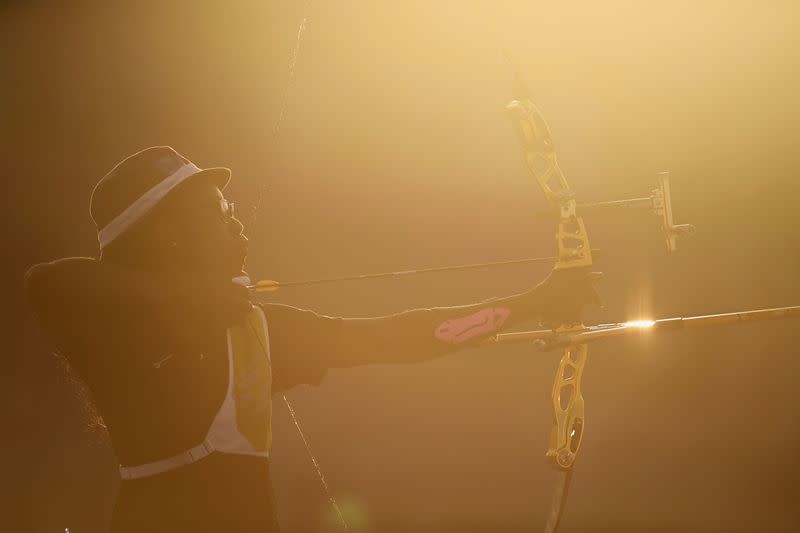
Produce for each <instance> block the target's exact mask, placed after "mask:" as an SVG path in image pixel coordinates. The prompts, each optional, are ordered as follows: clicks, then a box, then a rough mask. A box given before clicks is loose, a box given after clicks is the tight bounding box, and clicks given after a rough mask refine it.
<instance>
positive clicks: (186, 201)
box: [26, 147, 596, 533]
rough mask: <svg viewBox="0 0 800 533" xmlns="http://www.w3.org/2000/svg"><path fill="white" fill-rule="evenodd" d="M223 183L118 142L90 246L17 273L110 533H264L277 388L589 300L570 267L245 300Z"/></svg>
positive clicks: (418, 355)
mask: <svg viewBox="0 0 800 533" xmlns="http://www.w3.org/2000/svg"><path fill="white" fill-rule="evenodd" d="M229 179H230V171H229V170H228V169H226V168H211V169H200V168H198V167H197V166H195V165H194V164H193V163H191V162H190V161H189V160H188V159H186V158H184V157H183V156H181V155H180V154H178V153H177V152H175V151H174V150H173V149H172V148H169V147H153V148H148V149H146V150H143V151H141V152H138V153H136V154H133V155H131V156H130V157H128V158H126V159H124V160H123V161H121V162H120V163H119V164H117V165H116V166H115V167H114V168H113V169H112V170H111V171H110V172H109V173H108V174H107V175H106V176H105V177H103V178H102V179H101V180H100V181H99V183H98V184H97V186H96V187H95V189H94V191H93V193H92V198H91V215H92V218H93V220H94V222H95V224H96V225H97V229H98V240H99V243H100V254H99V257H98V258H82V257H81V258H77V257H75V258H65V259H60V260H58V261H55V262H52V263H45V264H39V265H35V266H33V267H32V268H31V269H30V270H29V271H28V273H27V275H26V288H27V291H28V296H29V299H30V301H31V303H32V305H33V307H34V309H35V311H36V313H37V315H38V318H39V320H40V322H41V324H42V326H43V328H44V329H45V330H46V331H47V333H48V334H49V335H50V336H51V338H52V340H53V342H54V344H55V346H56V347H57V349H58V351H59V352H60V354H61V355H62V356H63V357H65V358H66V360H67V361H68V362H69V364H70V366H71V367H72V368H73V369H74V370H75V371H76V372H77V374H78V375H79V376H80V377H81V378H82V379H83V381H84V382H85V383H86V384H87V385H88V388H89V389H90V390H91V392H92V395H93V401H94V403H95V405H96V408H97V411H98V412H99V414H100V415H101V416H102V418H103V420H104V422H105V424H106V426H107V429H108V433H109V435H110V437H111V442H112V445H113V448H114V451H115V452H116V456H117V458H118V460H119V461H120V463H121V466H120V476H121V478H122V482H121V486H120V489H119V493H118V495H117V500H116V505H115V508H114V513H113V518H112V525H111V530H112V531H113V532H114V533H120V532H137V533H141V532H144V531H147V532H153V533H155V532H161V531H164V532H180V531H192V532H197V531H241V532H245V531H259V532H262V533H263V532H267V531H278V530H279V526H278V523H277V520H276V516H275V506H274V503H273V494H272V487H271V482H270V460H269V454H270V444H271V438H272V433H271V424H270V418H271V413H272V401H271V397H272V396H273V395H274V394H276V393H280V392H281V391H285V390H287V389H289V388H291V387H293V386H295V385H298V384H310V385H318V384H319V383H320V382H321V381H322V379H323V377H324V376H325V373H326V372H327V370H328V369H329V368H347V367H353V366H357V365H365V364H374V363H414V362H420V361H426V360H429V359H433V358H436V357H439V356H441V355H444V354H448V353H452V352H455V351H457V350H460V349H464V348H467V347H472V346H476V345H477V344H478V343H479V342H480V341H481V340H483V339H485V338H487V337H488V336H490V335H494V334H496V333H497V332H498V331H502V330H505V329H506V328H508V327H509V326H513V325H515V324H518V323H520V322H522V321H524V320H526V319H530V318H532V317H539V318H542V319H544V320H546V321H548V322H550V323H554V324H561V323H565V322H568V321H570V320H571V321H576V320H577V315H578V313H579V310H580V308H581V307H582V306H583V305H584V304H586V303H595V302H596V293H595V292H594V289H593V288H592V287H591V284H590V282H589V277H588V276H587V275H586V273H585V272H577V273H576V271H575V270H571V271H570V272H558V271H556V272H554V274H552V275H551V276H549V277H548V279H547V280H545V282H543V283H541V284H539V285H537V286H536V287H534V288H532V289H530V290H527V291H525V292H523V293H521V294H517V295H513V296H508V297H503V298H494V299H491V300H487V301H484V302H480V303H475V304H472V305H463V306H456V307H437V308H432V309H414V310H408V311H404V312H401V313H397V314H393V315H390V316H383V317H372V318H340V317H330V316H324V315H320V314H318V313H316V312H314V311H310V310H303V309H298V308H295V307H291V306H288V305H280V304H258V305H254V304H252V303H251V301H250V294H251V293H250V291H249V290H248V289H247V288H245V285H247V284H248V283H249V280H248V279H247V275H246V273H245V272H244V271H243V265H244V261H245V257H246V254H247V238H246V237H245V236H244V234H243V226H242V224H241V223H240V222H239V221H238V220H237V219H236V217H235V213H234V210H233V204H231V203H229V202H228V201H227V200H226V199H225V198H224V196H223V194H222V190H223V189H224V188H225V186H226V185H227V183H228V181H229ZM199 288H202V290H200V289H199Z"/></svg>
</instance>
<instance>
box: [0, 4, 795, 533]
mask: <svg viewBox="0 0 800 533" xmlns="http://www.w3.org/2000/svg"><path fill="white" fill-rule="evenodd" d="M67 4H68V5H69V7H66V5H67ZM117 4H118V3H117V2H99V1H98V2H89V1H72V2H68V3H62V2H52V1H44V0H42V1H34V2H23V1H12V2H8V1H6V2H3V3H2V4H0V5H1V6H2V7H0V44H2V46H0V58H2V64H0V67H2V71H1V72H2V87H1V88H0V91H2V92H0V106H2V107H0V113H2V116H0V124H2V129H1V130H0V131H2V138H0V146H2V150H3V153H2V154H1V157H0V161H1V162H2V163H1V164H2V173H3V179H4V183H6V187H7V188H6V189H5V191H6V192H5V193H4V196H5V198H6V201H5V205H6V208H5V209H4V217H5V218H6V220H5V223H4V224H3V226H4V228H5V229H6V232H7V235H6V237H5V238H4V242H5V248H6V250H5V254H4V257H5V259H6V261H5V269H6V270H7V273H5V274H4V279H5V281H6V285H5V297H4V299H5V303H4V307H5V313H4V314H6V315H7V316H6V320H5V323H6V325H7V327H8V328H9V330H8V332H7V333H6V339H9V340H10V342H7V343H6V348H5V350H4V352H5V354H4V355H5V357H4V359H3V364H2V369H3V374H2V383H0V390H2V397H0V401H1V402H2V409H3V411H4V413H3V418H2V420H3V422H2V423H3V431H2V436H1V437H0V438H2V459H1V460H0V489H1V490H2V497H1V498H0V506H2V507H5V509H4V510H2V511H0V516H2V517H3V519H4V521H5V525H4V529H6V530H8V531H13V530H15V531H35V532H51V531H52V532H61V531H64V528H65V527H70V528H71V531H72V532H73V533H84V532H87V533H89V532H99V531H104V528H105V527H106V525H107V523H108V519H109V517H110V513H111V509H112V505H113V500H114V495H115V491H116V487H117V483H118V481H117V477H118V475H117V473H116V470H115V464H116V462H115V459H114V457H113V453H112V451H111V449H110V446H109V445H108V443H107V441H104V440H103V436H102V434H99V433H97V432H92V431H86V430H85V429H84V428H85V426H86V417H85V415H84V414H83V413H82V411H81V405H82V403H81V400H80V399H78V398H76V397H75V389H74V387H73V386H72V385H70V384H69V383H68V382H67V381H66V380H65V378H64V376H63V373H62V372H61V371H60V370H59V368H58V367H57V366H56V364H55V361H54V359H53V357H52V356H51V355H50V348H49V346H48V344H47V342H46V341H45V339H44V338H43V336H42V334H41V332H40V331H39V330H38V328H37V326H36V325H35V323H34V321H33V319H32V317H31V315H30V311H29V309H28V307H27V305H26V304H25V301H24V297H23V294H22V284H21V281H22V274H23V272H24V270H25V269H26V268H27V266H28V265H30V264H32V263H34V262H38V261H44V260H50V259H53V258H56V257H61V256H66V255H93V254H95V253H96V251H97V243H96V238H95V230H94V227H93V226H92V224H91V221H90V219H89V216H88V198H89V194H90V192H91V189H92V187H93V185H94V184H95V182H96V181H97V180H98V179H99V178H100V177H101V176H102V175H103V174H104V173H105V172H106V171H107V170H108V169H109V168H110V167H111V166H112V165H113V164H115V163H116V162H117V161H118V160H120V159H121V158H123V157H124V156H126V155H128V154H130V153H132V152H134V151H136V150H139V149H141V148H144V147H147V146H151V145H156V144H170V145H172V146H173V147H175V148H176V149H177V150H179V151H180V152H182V153H183V154H185V155H186V156H188V157H189V158H191V159H192V160H194V161H195V162H196V163H198V164H199V165H201V166H215V165H225V166H229V167H230V168H231V169H233V177H234V179H233V182H232V185H231V187H230V189H229V196H230V197H232V198H233V199H234V200H236V201H238V202H240V203H241V205H243V206H246V205H248V204H249V203H252V201H253V200H254V198H255V197H256V195H257V193H258V191H259V190H260V189H261V188H262V187H263V186H266V194H265V197H264V202H263V206H262V209H261V211H260V213H259V219H258V221H257V223H256V224H255V226H254V227H250V228H249V232H250V234H251V237H252V241H253V245H252V246H251V250H252V252H251V258H250V270H251V272H252V274H253V275H254V277H269V278H273V279H279V280H280V279H283V280H289V279H303V278H307V277H323V276H337V275H348V274H357V273H368V272H378V271H384V270H398V269H408V268H415V267H428V266H439V265H446V264H458V263H465V262H479V261H490V260H503V259H513V258H520V257H527V256H536V255H549V254H550V253H551V252H552V249H553V242H552V241H553V239H552V234H553V230H554V228H553V226H552V224H550V223H547V222H542V221H538V220H536V219H535V217H533V214H534V213H536V212H537V211H538V210H540V209H541V208H542V207H544V202H543V199H542V194H541V191H540V190H538V189H537V186H535V184H534V183H533V180H532V178H531V177H530V176H529V175H528V174H527V172H526V170H525V168H524V165H523V159H522V156H521V151H520V149H519V147H518V145H517V141H516V139H515V137H514V135H513V131H512V128H511V126H510V123H509V121H508V120H507V118H506V116H505V115H504V112H503V107H504V105H505V104H506V103H507V101H508V100H509V98H510V73H509V70H508V68H507V66H506V65H505V64H504V62H503V61H502V60H501V58H500V54H499V53H498V50H499V48H500V47H501V46H507V47H509V48H510V50H511V51H512V52H513V54H514V55H515V56H516V57H517V59H518V61H519V63H520V64H521V66H522V68H523V69H524V71H525V72H526V74H527V76H528V78H529V80H530V85H531V87H532V89H533V92H534V95H535V100H536V102H537V103H538V104H539V106H540V108H541V109H542V110H543V112H544V114H545V116H546V117H547V119H548V121H549V122H550V125H551V128H552V131H553V134H554V136H555V141H556V143H557V149H558V153H559V156H560V159H561V165H562V168H563V169H564V171H565V172H566V174H567V176H568V179H569V180H570V182H571V184H572V185H573V187H574V189H575V190H576V191H577V193H578V195H579V198H582V199H584V200H586V201H599V200H603V199H615V198H620V197H626V196H640V195H647V194H649V190H650V188H651V187H652V186H653V185H654V183H655V177H656V174H657V172H659V171H662V170H670V171H671V172H672V176H673V194H674V202H675V211H676V212H675V215H676V219H677V221H678V222H691V223H693V224H695V225H696V226H697V228H698V234H697V236H696V237H695V238H694V239H693V240H691V241H685V242H683V243H682V244H681V247H682V250H680V252H679V253H678V254H677V255H674V256H672V257H667V256H666V255H665V254H664V252H663V249H662V242H661V238H660V234H659V231H658V227H657V225H656V223H655V221H654V219H652V218H651V217H649V216H648V215H646V214H645V213H637V212H632V213H622V214H619V215H610V216H605V217H603V218H597V217H594V218H592V219H590V220H588V226H589V232H590V234H591V237H592V244H593V245H594V246H595V247H597V248H601V249H603V251H604V252H605V253H604V255H603V256H602V258H601V260H599V261H598V262H597V263H598V268H599V269H602V270H604V271H605V272H606V274H607V276H606V279H605V281H604V283H603V285H602V293H603V295H604V297H605V298H606V300H607V302H608V310H607V311H606V312H604V313H600V312H599V311H594V312H592V313H591V316H589V317H587V319H589V320H591V321H598V320H599V321H616V320H625V319H633V318H640V317H663V316H673V315H689V314H696V313H711V312H724V311H733V310H737V309H748V308H759V307H772V306H780V305H791V304H798V303H800V287H799V286H798V285H799V284H798V272H799V267H800V252H799V251H798V238H797V236H796V231H797V229H796V228H797V224H798V222H800V214H798V209H797V202H798V200H797V198H798V193H800V186H798V179H797V168H798V163H799V162H800V161H799V160H800V155H798V154H799V153H800V150H798V147H797V143H798V141H800V133H799V132H798V125H799V124H800V104H798V102H797V95H798V89H800V87H799V86H800V83H799V80H800V77H799V76H798V61H799V60H800V43H798V35H800V34H799V33H798V29H800V24H798V9H799V8H798V7H797V3H796V2H794V1H766V2H765V1H759V2H755V1H753V2H731V1H724V2H722V1H713V2H689V1H672V2H659V3H650V2H637V1H617V0H610V1H605V2H558V3H556V2H533V1H531V2H501V1H494V2H454V1H438V2H432V1H420V2H418V1H404V2H375V1H367V0H359V1H337V2H329V1H322V0H318V1H311V2H309V3H308V5H307V7H306V14H307V16H308V25H307V31H306V33H305V36H304V40H303V43H302V46H301V50H300V55H299V58H298V62H297V70H296V79H295V85H294V87H293V89H292V90H291V91H290V93H289V98H288V104H287V109H286V115H285V122H284V124H283V132H282V134H281V136H280V137H279V142H278V143H275V142H274V141H273V140H272V138H273V135H272V129H273V127H274V125H275V123H276V119H277V116H278V109H279V103H280V100H281V95H282V93H283V87H284V86H285V83H286V75H287V60H288V57H289V54H290V50H291V48H292V46H293V44H294V39H295V36H296V32H297V26H298V23H299V21H300V19H301V17H302V11H303V6H302V4H301V3H300V2H289V1H285V2H237V3H234V2H228V3H217V4H214V5H205V4H202V3H199V2H186V3H184V4H181V5H178V4H166V3H162V2H152V1H139V2H135V3H131V4H130V5H129V6H128V7H119V6H118V5H117ZM112 6H113V7H112ZM547 270H548V268H547V267H545V266H538V267H530V266H519V267H508V268H502V269H494V270H486V271H473V272H468V273H453V274H441V275H435V276H428V277H424V278H414V279H404V280H385V281H372V282H360V283H350V284H340V285H336V286H331V287H315V288H306V289H291V290H290V289H286V290H282V291H280V292H278V293H275V294H274V295H273V296H271V299H272V300H273V301H278V302H285V303H289V304H293V305H298V306H302V307H307V308H312V309H315V310H318V311H320V312H323V313H326V314H331V315H343V316H368V315H377V314H386V313H391V312H396V311H400V310H403V309H406V308H410V307H419V306H433V305H453V304H461V303H469V302H474V301H477V300H479V299H483V298H487V297H491V296H499V295H505V294H510V293H512V292H516V291H521V290H523V289H526V288H528V287H530V286H531V285H532V284H534V283H536V282H538V281H539V280H540V279H541V278H542V277H544V276H545V275H546V273H547ZM531 326H534V324H531ZM797 328H798V323H797V322H782V323H779V322H776V323H763V324H753V325H747V326H744V327H740V328H731V329H724V330H706V331H692V332H685V333H676V334H673V335H672V336H665V337H661V338H659V339H639V340H614V341H609V342H607V343H605V344H602V345H598V346H596V347H593V349H592V353H591V357H590V361H589V363H588V367H587V372H586V375H585V379H584V387H585V391H584V395H585V397H586V401H587V432H586V437H585V439H584V445H583V450H582V453H581V457H580V458H579V460H578V463H577V466H576V472H575V477H574V484H573V490H572V493H571V497H570V501H569V503H568V507H567V512H566V516H565V518H564V521H563V530H564V531H565V532H566V531H592V532H595V531H596V532H602V531H664V532H666V531H753V532H755V531H765V530H771V531H780V530H785V531H788V530H796V529H797V528H798V527H800V510H798V496H800V489H798V474H800V451H799V450H798V445H799V444H800V422H799V421H798V415H797V412H796V410H795V409H796V407H797V400H796V396H795V394H796V391H795V383H796V382H797V378H798V372H799V371H800V363H798V361H797V356H798V350H797V347H796V345H795V344H794V341H796V340H797V339H798V335H797V333H796V331H797ZM557 359H558V356H557V354H533V353H530V352H529V350H527V349H526V348H525V347H523V346H515V347H500V348H493V349H482V350H472V351H468V352H463V353H460V354H457V355H453V356H449V357H445V358H443V359H441V360H437V361H435V362H431V363H427V364H421V365H414V366H371V367H365V368H360V369H353V370H348V371H334V372H331V373H330V375H329V377H328V378H327V379H326V381H325V382H324V383H323V385H322V386H320V387H318V388H309V387H302V388H298V389H296V390H294V391H292V392H291V394H290V398H291V399H292V400H293V401H294V402H295V405H296V408H297V411H298V413H299V416H300V417H301V419H302V421H303V422H304V428H305V430H306V431H307V433H308V436H309V438H310V440H311V442H312V444H313V446H314V448H315V451H316V452H317V455H318V457H319V460H320V462H321V464H322V466H323V468H324V471H325V473H326V475H327V477H328V481H329V483H330V485H331V486H332V488H333V490H334V491H335V493H336V494H337V496H338V497H339V499H340V500H341V501H342V503H343V505H344V506H345V509H346V512H347V513H348V515H349V516H350V518H351V522H353V524H354V525H357V526H359V527H360V528H361V529H358V528H357V529H358V530H364V531H376V532H377V531H380V532H394V531H398V532H400V531H402V532H407V531H411V530H414V531H421V532H425V531H429V532H437V531H438V532H441V531H463V532H483V531H486V532H489V531H491V532H501V531H502V532H512V531H536V530H538V529H539V528H540V527H541V526H542V525H543V523H544V518H545V513H546V511H547V507H548V505H549V497H550V490H551V484H552V482H553V474H552V472H551V471H550V470H549V469H548V467H547V466H546V465H545V464H544V461H543V454H544V450H545V448H546V442H547V441H546V439H547V434H548V431H549V424H550V411H549V408H550V407H549V399H548V397H549V394H550V387H551V379H552V376H553V373H554V371H555V368H556V365H557ZM276 411H277V414H276V420H275V429H274V431H275V452H274V472H275V480H274V481H275V485H276V491H277V494H278V498H279V506H280V515H281V520H282V523H283V526H284V529H285V530H286V531H289V532H292V531H314V530H315V529H324V528H326V527H328V526H329V525H330V519H331V516H330V509H329V508H328V507H327V506H326V503H325V498H324V495H323V493H322V492H321V489H320V487H319V483H318V481H317V479H316V478H315V475H314V473H313V471H312V468H311V465H310V463H309V460H308V458H307V456H306V455H305V451H304V450H303V449H302V447H301V443H300V441H299V439H298V438H297V435H296V433H295V432H294V429H293V427H292V426H291V425H290V424H289V421H288V417H287V414H286V412H285V409H281V408H280V407H276ZM199 505H202V503H201V502H200V503H199ZM9 523H10V524H13V527H11V528H10V529H9V527H7V526H8V524H9Z"/></svg>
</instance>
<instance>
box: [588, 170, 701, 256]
mask: <svg viewBox="0 0 800 533" xmlns="http://www.w3.org/2000/svg"><path fill="white" fill-rule="evenodd" d="M609 208H612V209H613V208H621V209H649V210H651V211H652V212H653V214H654V215H655V216H657V217H658V218H659V219H660V221H661V230H662V232H663V233H664V239H665V241H666V244H667V252H668V253H672V252H674V251H676V250H677V249H678V237H691V236H692V235H694V233H695V227H694V226H693V225H691V224H675V223H674V220H673V217H672V195H671V194H670V187H669V172H659V173H658V187H656V188H655V189H653V191H652V193H651V194H650V196H647V197H643V198H629V199H627V200H611V201H607V202H595V203H590V204H578V205H577V210H578V212H579V213H588V212H592V211H602V210H605V209H609Z"/></svg>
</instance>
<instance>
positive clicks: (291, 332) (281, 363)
mask: <svg viewBox="0 0 800 533" xmlns="http://www.w3.org/2000/svg"><path fill="white" fill-rule="evenodd" d="M261 309H263V310H264V314H265V315H266V317H267V327H268V329H269V351H270V360H271V363H272V389H273V392H281V391H284V390H287V389H290V388H291V387H294V386H295V385H301V384H307V385H319V383H320V382H321V381H322V378H323V377H325V373H326V372H327V370H328V368H330V367H331V366H332V365H331V362H332V357H331V355H332V354H333V353H334V351H335V349H336V345H337V344H338V341H339V334H340V330H341V323H342V319H340V318H335V317H329V316H325V315H320V314H318V313H315V312H314V311H309V310H306V309H298V308H296V307H292V306H289V305H282V304H261Z"/></svg>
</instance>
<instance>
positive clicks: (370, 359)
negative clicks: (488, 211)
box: [262, 289, 540, 392]
mask: <svg viewBox="0 0 800 533" xmlns="http://www.w3.org/2000/svg"><path fill="white" fill-rule="evenodd" d="M539 303H540V302H539V298H538V297H537V294H536V291H535V289H534V290H531V291H527V292H525V293H522V294H517V295H513V296H508V297H504V298H494V299H491V300H487V301H484V302H480V303H476V304H470V305H463V306H454V307H435V308H431V309H412V310H409V311H403V312H401V313H396V314H393V315H388V316H380V317H369V318H339V317H329V316H324V315H320V314H317V313H315V312H313V311H308V310H303V309H297V308H295V307H291V306H288V305H280V304H265V305H262V309H263V310H264V313H265V314H266V316H267V324H268V327H269V335H270V356H271V360H272V369H273V388H274V390H275V391H276V392H278V391H281V390H285V389H288V388H290V387H293V386H294V385H298V384H311V385H317V384H319V383H320V382H321V381H322V378H323V377H324V376H325V372H326V371H327V369H329V368H348V367H353V366H359V365H367V364H381V363H384V364H386V363H389V364H398V363H415V362H419V361H425V360H428V359H433V358H435V357H438V356H441V355H444V354H447V353H451V352H454V351H457V350H460V349H463V348H468V347H471V346H476V345H477V344H478V343H480V342H481V341H482V340H483V339H485V338H486V337H488V336H490V335H493V334H496V333H497V332H498V331H501V330H502V329H505V328H508V327H509V326H512V325H515V324H518V323H519V322H521V321H523V320H525V319H528V318H531V317H533V316H537V315H538V314H539V307H540V306H539V305H538V304H539Z"/></svg>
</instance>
